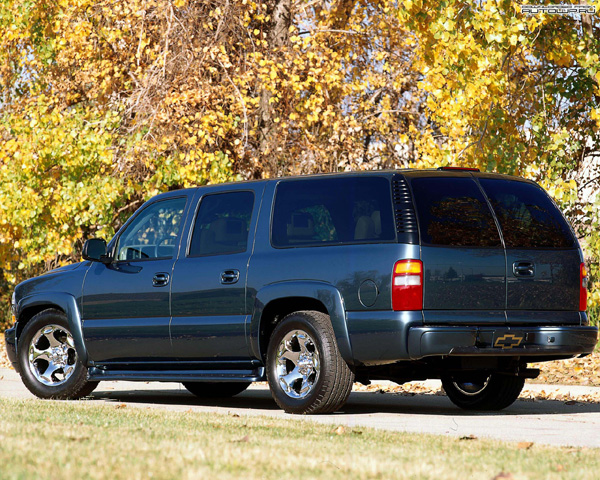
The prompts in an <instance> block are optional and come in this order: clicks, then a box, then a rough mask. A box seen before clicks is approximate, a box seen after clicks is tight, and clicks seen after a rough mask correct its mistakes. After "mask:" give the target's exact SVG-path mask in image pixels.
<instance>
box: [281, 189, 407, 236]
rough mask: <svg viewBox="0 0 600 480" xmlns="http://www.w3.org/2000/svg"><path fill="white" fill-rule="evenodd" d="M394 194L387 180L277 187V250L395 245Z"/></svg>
mask: <svg viewBox="0 0 600 480" xmlns="http://www.w3.org/2000/svg"><path fill="white" fill-rule="evenodd" d="M395 239H396V232H395V228H394V216H393V212H392V203H391V189H390V182H389V180H388V179H386V178H383V177H363V178H357V177H347V178H319V179H311V180H299V181H298V180H296V181H282V182H281V183H280V184H279V185H278V186H277V192H276V195H275V207H274V211H273V227H272V232H271V241H272V244H273V246H274V247H278V248H282V247H283V248H285V247H301V246H320V245H337V244H345V243H373V242H391V241H394V240H395Z"/></svg>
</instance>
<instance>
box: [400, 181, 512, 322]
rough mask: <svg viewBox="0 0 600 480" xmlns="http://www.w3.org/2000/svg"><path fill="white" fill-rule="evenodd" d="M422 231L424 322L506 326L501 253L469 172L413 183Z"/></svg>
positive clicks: (491, 221)
mask: <svg viewBox="0 0 600 480" xmlns="http://www.w3.org/2000/svg"><path fill="white" fill-rule="evenodd" d="M411 188H412V190H413V194H414V198H415V203H416V207H417V215H418V219H419V229H420V235H421V260H422V261H423V268H424V276H423V310H424V312H423V316H424V321H425V323H427V324H437V323H441V324H444V323H446V324H461V323H468V324H471V325H473V324H504V323H505V321H506V319H505V308H506V284H505V279H506V275H505V270H506V263H505V262H506V259H505V252H504V248H503V245H502V240H501V238H500V233H499V231H498V228H497V225H496V222H495V219H494V217H493V215H492V212H491V210H490V208H489V205H488V203H487V200H486V199H485V197H484V195H483V193H482V192H481V190H480V188H479V186H478V185H477V183H476V182H475V180H474V179H473V178H472V177H471V175H470V174H468V173H462V174H460V173H456V174H453V175H452V176H449V174H447V173H439V174H436V173H433V174H432V175H430V176H422V177H420V178H413V179H412V181H411Z"/></svg>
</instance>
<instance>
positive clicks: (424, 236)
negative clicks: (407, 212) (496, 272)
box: [411, 177, 502, 247]
mask: <svg viewBox="0 0 600 480" xmlns="http://www.w3.org/2000/svg"><path fill="white" fill-rule="evenodd" d="M411 185H412V189H413V193H414V197H415V202H416V206H417V213H418V216H419V228H420V232H421V242H422V243H424V244H429V245H445V246H460V247H501V246H502V242H501V240H500V234H499V233H498V228H497V227H496V222H495V221H494V217H493V216H492V212H491V211H490V209H489V207H488V204H487V202H486V200H485V198H484V196H483V194H482V193H481V190H480V189H479V187H478V186H477V184H476V183H475V182H474V181H473V179H471V178H464V177H445V178H441V177H433V178H426V177H424V178H415V179H413V180H412V182H411Z"/></svg>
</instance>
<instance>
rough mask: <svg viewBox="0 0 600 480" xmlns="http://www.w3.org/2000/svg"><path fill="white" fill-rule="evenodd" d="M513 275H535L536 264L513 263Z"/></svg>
mask: <svg viewBox="0 0 600 480" xmlns="http://www.w3.org/2000/svg"><path fill="white" fill-rule="evenodd" d="M513 275H514V276H515V277H533V276H534V275H535V266H534V265H533V263H531V262H515V263H513Z"/></svg>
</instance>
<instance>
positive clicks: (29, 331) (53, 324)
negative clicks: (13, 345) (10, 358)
mask: <svg viewBox="0 0 600 480" xmlns="http://www.w3.org/2000/svg"><path fill="white" fill-rule="evenodd" d="M17 358H18V362H19V370H20V373H21V378H22V380H23V383H24V384H25V386H26V387H27V389H28V390H29V391H30V392H31V393H33V394H34V395H35V396H37V397H40V398H54V399H60V400H72V399H77V398H81V397H85V396H86V395H89V394H90V393H92V391H93V390H94V389H95V388H96V386H97V385H98V382H89V381H88V380H87V367H86V366H85V365H83V363H81V362H80V361H79V358H78V356H77V352H76V350H75V342H74V340H73V335H71V332H70V331H69V324H68V322H67V317H66V316H65V314H64V313H63V312H61V311H59V310H54V309H48V310H44V311H42V312H40V313H38V314H37V315H35V316H34V317H33V318H32V319H31V320H30V321H29V322H28V323H27V324H26V325H25V328H24V329H23V333H22V334H21V335H20V337H19V344H18V357H17Z"/></svg>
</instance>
